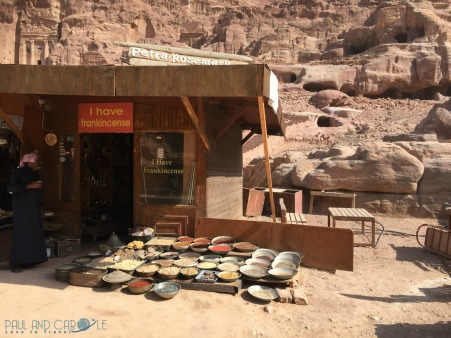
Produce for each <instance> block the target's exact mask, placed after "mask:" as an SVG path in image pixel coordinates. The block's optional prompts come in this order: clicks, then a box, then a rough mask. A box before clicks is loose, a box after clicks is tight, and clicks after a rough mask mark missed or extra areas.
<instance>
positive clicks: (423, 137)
mask: <svg viewBox="0 0 451 338" xmlns="http://www.w3.org/2000/svg"><path fill="white" fill-rule="evenodd" d="M383 141H384V142H402V141H418V142H427V141H437V135H436V134H399V135H385V136H384V138H383Z"/></svg>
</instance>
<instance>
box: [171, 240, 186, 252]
mask: <svg viewBox="0 0 451 338" xmlns="http://www.w3.org/2000/svg"><path fill="white" fill-rule="evenodd" d="M172 248H173V249H175V250H177V251H186V250H188V249H189V243H188V242H175V243H172Z"/></svg>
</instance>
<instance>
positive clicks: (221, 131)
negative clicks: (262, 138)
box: [215, 103, 250, 140]
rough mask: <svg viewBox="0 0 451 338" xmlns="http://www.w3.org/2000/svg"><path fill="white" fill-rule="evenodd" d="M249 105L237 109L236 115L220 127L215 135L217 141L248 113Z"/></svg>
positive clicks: (245, 104)
mask: <svg viewBox="0 0 451 338" xmlns="http://www.w3.org/2000/svg"><path fill="white" fill-rule="evenodd" d="M249 107H250V106H249V104H247V103H244V104H242V105H241V106H240V107H239V108H238V109H236V111H235V113H234V114H232V115H231V116H230V117H229V118H228V119H227V121H226V122H225V123H224V124H223V125H222V126H221V127H220V128H218V130H217V131H216V133H215V140H217V139H218V138H220V137H221V136H222V134H224V133H225V132H226V131H227V129H229V128H230V126H231V125H232V124H233V123H235V121H236V120H237V119H238V118H239V117H240V116H241V115H243V113H244V112H245V111H246V109H247V108H249Z"/></svg>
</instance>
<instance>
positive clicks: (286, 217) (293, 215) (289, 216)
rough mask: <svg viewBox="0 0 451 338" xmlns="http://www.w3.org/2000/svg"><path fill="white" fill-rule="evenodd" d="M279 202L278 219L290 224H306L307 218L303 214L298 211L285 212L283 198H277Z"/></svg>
mask: <svg viewBox="0 0 451 338" xmlns="http://www.w3.org/2000/svg"><path fill="white" fill-rule="evenodd" d="M279 204H280V221H281V222H282V223H291V224H302V225H304V224H307V219H306V218H305V216H304V214H302V213H300V212H287V207H286V206H285V202H284V201H283V198H280V199H279Z"/></svg>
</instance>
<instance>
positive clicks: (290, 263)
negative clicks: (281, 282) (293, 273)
mask: <svg viewBox="0 0 451 338" xmlns="http://www.w3.org/2000/svg"><path fill="white" fill-rule="evenodd" d="M271 267H272V268H273V269H275V268H285V269H297V268H298V267H299V265H298V264H296V262H295V261H294V260H292V259H288V258H276V259H275V260H274V261H273V262H272V263H271Z"/></svg>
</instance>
